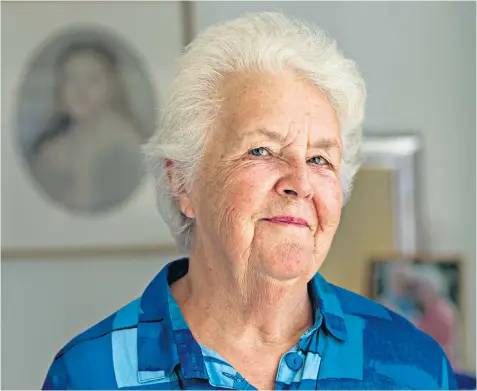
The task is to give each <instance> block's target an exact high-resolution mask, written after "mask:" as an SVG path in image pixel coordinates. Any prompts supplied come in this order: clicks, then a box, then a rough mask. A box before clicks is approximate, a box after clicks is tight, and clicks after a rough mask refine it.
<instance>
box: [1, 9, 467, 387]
mask: <svg viewBox="0 0 477 391" xmlns="http://www.w3.org/2000/svg"><path fill="white" fill-rule="evenodd" d="M475 7H476V5H475V3H474V2H299V1H289V2H273V1H271V2H206V1H201V2H185V3H181V2H166V1H164V2H20V1H15V2H4V3H2V24H1V28H2V146H1V148H2V150H1V152H2V342H3V343H2V374H3V376H2V388H6V389H35V388H36V389H38V388H39V387H40V386H41V384H42V381H43V379H44V376H45V373H46V370H47V368H48V367H49V365H50V364H51V361H52V359H53V356H54V355H55V354H56V353H57V351H58V350H59V349H60V348H61V347H62V346H63V345H64V344H65V343H66V342H67V340H69V339H70V338H72V337H73V336H75V335H77V334H78V333H79V332H81V331H82V330H85V329H86V328H88V327H89V326H91V325H92V324H94V323H96V322H97V321H99V320H101V319H103V318H104V317H105V316H107V315H108V314H109V313H112V312H113V311H115V310H117V309H118V308H120V307H121V306H123V305H124V304H126V303H128V302H129V301H131V300H132V299H133V298H135V297H137V295H139V294H140V293H141V292H142V290H143V289H144V288H145V286H146V285H147V284H148V283H149V281H150V280H151V279H152V277H153V276H154V275H155V274H156V273H157V272H158V271H159V270H160V268H161V267H162V266H163V265H164V263H165V262H168V261H170V260H171V259H173V258H176V257H179V256H181V255H182V254H179V253H177V251H175V250H174V246H173V244H172V239H171V236H170V234H169V232H168V230H167V228H166V226H165V225H164V223H163V222H162V221H161V220H160V217H159V215H158V213H155V199H154V192H153V188H152V181H151V178H149V177H144V178H142V179H139V178H140V175H138V174H137V171H136V169H134V168H132V167H137V166H135V164H136V163H134V162H135V159H136V158H135V157H134V156H135V155H134V153H132V152H131V151H134V150H137V147H136V146H135V143H136V142H137V141H135V137H137V136H134V135H139V136H138V139H139V140H141V139H142V138H143V137H144V135H143V131H144V132H145V134H148V133H149V132H150V127H151V121H152V122H154V121H157V118H158V117H159V116H160V113H161V112H160V102H161V101H163V98H164V96H165V94H166V89H167V86H168V84H169V83H170V82H171V80H172V77H173V74H174V71H175V69H176V68H175V67H176V60H177V58H178V57H179V55H180V53H181V51H182V50H183V47H184V44H185V43H187V42H189V41H190V39H191V38H192V37H193V36H194V35H195V33H196V32H198V31H201V30H203V29H204V28H206V27H207V26H209V25H211V24H213V23H216V22H219V21H222V20H226V19H230V18H234V17H237V16H239V15H241V14H243V13H245V12H251V11H263V10H270V11H275V10H278V11H283V12H285V13H287V14H290V15H295V16H297V17H300V18H303V19H305V20H309V21H310V22H314V23H317V24H319V25H320V26H321V27H322V28H324V29H325V30H328V32H329V33H330V35H331V36H332V37H333V38H335V39H336V40H337V41H338V43H339V46H340V47H341V48H342V49H343V51H344V52H345V53H346V55H348V56H350V57H351V58H353V59H354V60H355V61H356V62H357V63H358V65H359V67H360V69H361V71H362V73H363V76H364V79H365V80H366V83H367V88H368V103H367V113H366V119H365V129H366V134H367V136H368V143H367V148H368V150H367V152H368V154H367V156H368V160H367V162H366V164H365V165H364V166H363V169H362V170H361V171H360V172H359V173H358V175H357V178H356V185H355V189H354V194H352V196H351V199H350V202H349V204H348V205H347V206H346V207H345V208H344V210H343V216H342V224H341V226H340V228H339V231H338V233H337V236H336V237H335V241H334V244H333V247H332V250H331V252H330V254H329V257H328V258H327V261H326V262H325V264H324V266H323V269H322V272H323V274H325V276H326V277H327V278H329V279H330V280H331V281H332V282H334V283H337V284H340V285H343V286H344V287H346V288H348V289H351V290H354V291H356V292H358V293H362V294H370V292H369V281H370V278H371V277H370V274H369V261H370V260H371V259H373V258H376V257H380V256H382V255H383V254H397V253H406V254H415V253H426V254H444V253H447V254H459V256H460V261H459V262H460V265H461V266H462V270H465V272H462V270H461V272H460V273H461V274H460V277H459V278H458V280H457V281H458V282H457V284H458V285H459V295H460V296H459V297H460V299H459V303H460V304H459V306H460V307H459V306H457V308H458V310H459V311H460V314H459V315H457V318H456V319H462V329H461V328H460V327H457V328H456V329H455V330H459V331H456V333H457V334H459V335H458V336H457V339H458V340H459V341H460V343H459V344H458V346H461V347H462V349H457V350H456V352H455V353H456V356H457V357H458V360H459V362H458V365H459V368H460V369H459V370H462V371H466V372H467V373H468V375H470V377H465V376H464V375H462V376H461V377H460V378H461V379H462V383H461V384H462V387H463V388H465V387H468V386H469V384H471V382H472V378H473V379H474V386H475V364H476V361H475V352H476V350H475V345H476V336H475V330H476V328H475V327H476V325H475V318H476V294H475V285H476V283H475V282H476V281H475V275H476V266H475V265H476V262H475V261H476V246H475V244H476V242H475V238H476V220H475V216H476V209H475V204H476V193H475V191H476V184H475V178H476V172H475V156H476V151H475V145H476V139H475V137H476V96H475V95H476V94H475V93H476V89H475V86H476V78H475V76H476V74H475V69H476V66H475V65H476V42H475V40H476V29H475V21H476V9H475ZM19 26H21V28H19ZM86 26H89V27H88V28H89V29H90V30H91V29H92V28H93V26H94V27H95V28H94V30H95V31H99V30H101V31H102V32H103V33H102V37H103V38H105V39H106V41H101V42H100V43H101V45H102V46H101V47H105V48H106V50H102V51H101V50H99V51H101V54H99V51H95V50H92V49H89V50H87V51H85V50H83V51H82V52H81V56H79V53H78V52H77V51H76V52H75V53H76V55H75V61H74V64H73V62H72V61H69V62H68V61H59V62H57V63H58V64H59V65H62V66H63V68H62V69H63V71H66V68H68V69H69V70H68V71H66V73H68V74H69V75H70V76H71V79H69V78H68V80H69V81H68V83H64V82H65V81H66V80H64V79H63V80H62V79H61V78H60V79H59V81H63V82H62V83H59V84H58V86H63V88H60V89H59V90H62V91H63V92H62V94H61V96H63V99H60V100H59V101H58V103H59V106H58V108H59V109H62V110H64V109H65V108H69V111H67V112H68V113H69V115H68V116H67V118H65V117H64V116H62V117H55V113H58V111H57V110H53V108H54V107H55V106H54V103H55V100H54V96H55V95H54V94H53V93H51V92H50V93H45V94H42V93H41V91H45V90H44V88H45V85H47V86H50V88H51V90H53V89H54V86H55V83H54V81H55V77H59V76H61V73H59V72H58V71H57V70H56V69H57V68H54V66H53V65H54V63H55V62H54V59H60V57H59V55H53V53H60V50H59V49H60V46H61V45H59V46H58V43H57V42H61V37H63V42H67V43H68V42H69V43H68V45H70V47H71V48H73V44H75V45H76V43H77V42H76V41H75V42H72V41H71V39H72V37H74V36H76V37H83V38H84V37H85V33H84V30H82V31H83V33H77V34H76V35H75V34H73V32H74V31H75V32H77V31H78V30H76V29H78V28H79V27H81V28H86ZM91 31H92V30H91ZM106 31H107V33H106ZM54 37H60V38H57V39H60V41H56V40H55V38H54ZM96 37H97V36H96ZM107 37H110V38H111V37H113V38H111V39H109V40H108V39H107ZM68 39H70V41H68ZM95 42H98V40H96V41H95ZM55 45H57V46H56V48H57V49H58V52H55V50H57V49H51V48H55ZM68 45H66V46H68ZM48 48H50V49H48ZM48 50H53V51H52V52H48ZM110 52H112V53H113V55H112V56H110V55H109V53H110ZM42 53H43V57H42ZM45 53H51V56H50V55H45ZM106 53H108V54H106ZM70 54H71V53H70ZM42 58H43V61H46V62H47V64H48V61H49V64H51V65H50V67H48V66H47V67H46V68H45V67H42V66H36V67H35V59H36V61H40V62H41V61H42V60H41V59H42ZM61 58H62V59H63V60H64V59H65V57H61ZM72 58H73V57H70V60H72ZM114 58H116V59H118V61H117V64H118V66H119V64H122V65H121V69H122V71H121V72H120V74H121V77H117V75H118V73H117V69H116V66H115V65H114V64H116V62H115V60H114ZM80 63H81V64H80ZM43 64H45V63H43ZM67 64H68V65H67ZM78 64H80V65H81V66H80V69H79V72H78V73H77V72H69V71H74V70H78V68H77V65H78ZM86 64H88V65H86ZM128 64H129V65H128ZM60 68H61V67H60ZM73 68H74V69H73ZM118 69H119V68H118ZM52 70H54V71H52ZM86 71H87V72H86ZM141 75H143V76H141ZM84 78H86V79H84ZM96 78H97V79H96ZM80 79H81V82H80ZM93 79H94V80H95V81H94V82H93ZM132 80H136V82H133V81H132ZM140 80H143V81H142V82H141V81H140ZM141 83H142V84H141ZM121 86H123V87H122V88H121ZM138 86H142V87H140V88H139V87H138ZM121 89H123V92H121ZM149 89H150V90H151V91H152V92H148V91H149ZM51 90H50V91H51ZM113 91H114V92H113ZM118 91H119V92H118ZM112 93H114V94H115V95H114V96H115V97H116V98H117V99H116V100H114V99H113V100H111V99H109V98H111V94H112ZM66 96H68V97H69V98H68V99H67V100H65V99H64V98H65V97H66ZM105 98H107V99H105ZM25 102H27V103H25ZM28 102H29V103H28ZM67 102H69V103H67ZM93 102H95V103H93ZM100 107H101V108H102V109H101V110H99V108H100ZM103 109H104V110H103ZM152 111H154V113H152ZM61 112H62V113H63V111H61ZM93 112H99V113H106V112H109V113H115V114H114V116H113V117H114V118H115V119H114V121H112V120H111V119H110V121H111V122H109V123H110V124H111V123H115V124H117V126H116V125H114V126H111V125H108V126H106V128H107V129H106V132H105V134H110V133H109V132H112V133H113V134H114V135H115V136H114V137H116V136H117V135H118V134H119V133H120V134H123V135H124V139H126V140H127V141H126V142H125V143H120V145H126V146H127V147H126V149H127V151H129V152H127V153H130V152H131V156H132V158H131V159H132V161H133V164H132V166H128V167H129V168H131V169H132V170H133V171H134V172H132V173H129V174H128V173H125V174H124V175H125V176H126V177H127V178H129V179H128V180H126V182H125V184H124V186H125V189H124V191H123V193H122V194H123V195H124V196H123V197H120V198H121V199H120V200H119V199H117V200H111V198H108V197H105V198H102V196H101V194H102V190H93V189H92V188H89V190H88V191H85V193H84V194H86V196H82V198H81V199H82V200H83V201H82V202H78V201H76V200H75V199H73V198H71V196H64V195H63V196H62V197H59V196H58V194H59V193H62V192H60V191H59V190H50V191H49V192H48V190H47V189H53V188H55V189H56V188H57V187H58V188H60V189H62V188H63V189H64V187H62V186H59V185H58V178H56V179H55V181H54V183H53V184H46V182H47V181H48V180H51V177H50V176H49V175H46V178H45V176H44V175H43V176H42V175H40V174H34V173H33V175H32V167H33V166H32V165H31V164H32V163H31V162H32V161H31V160H29V159H26V157H27V156H29V155H28V153H27V152H26V151H27V150H28V148H26V149H25V148H24V146H26V145H29V146H30V145H34V144H31V143H34V141H33V140H43V138H42V137H40V138H39V136H40V133H35V132H34V131H33V130H36V131H37V132H40V131H45V130H48V132H47V134H50V133H54V134H57V133H60V134H65V133H66V134H68V132H69V131H71V130H72V128H71V126H72V124H71V122H70V121H71V118H72V117H73V115H72V114H74V113H76V114H74V116H75V118H78V115H77V114H78V113H80V114H81V113H83V114H85V113H86V114H87V113H90V114H91V113H93ZM39 113H40V114H39ZM86 114H85V116H83V115H81V117H82V118H88V117H89V116H90V114H87V115H86ZM19 118H20V120H19ZM49 118H51V119H53V120H52V121H51V120H49ZM91 118H92V117H91ZM151 118H154V119H153V120H151ZM21 121H23V122H21ZM20 122H21V123H22V124H33V125H34V126H33V127H32V126H25V127H23V125H19V124H20ZM106 122H107V121H106ZM113 127H114V128H116V129H115V130H119V131H118V132H113V129H112V128H113ZM87 128H88V127H83V129H87ZM117 128H119V129H117ZM21 129H24V130H21ZM68 129H69V130H68ZM136 129H139V131H137V130H136ZM25 134H29V135H30V136H32V138H31V139H29V140H28V142H27V141H25V140H26V139H24V138H23V137H24V135H25ZM69 134H73V132H71V133H69ZM80 134H81V136H80V138H83V137H85V135H84V134H83V133H82V132H80ZM94 134H95V137H96V136H97V135H98V133H94ZM131 135H132V136H131ZM33 136H34V137H33ZM68 137H69V136H68ZM121 138H122V136H121ZM48 139H49V140H52V138H48V137H46V138H45V140H48ZM373 140H374V142H373ZM399 140H408V141H405V143H406V142H410V141H409V140H414V141H412V142H410V143H411V144H412V145H414V146H415V147H416V148H409V149H408V153H404V154H401V155H399V153H393V151H394V152H396V150H395V149H393V147H392V145H399V143H400V141H399ZM416 140H417V141H416ZM42 143H43V146H44V145H45V142H44V141H42V142H40V144H42ZM72 144H73V143H70V142H69V141H67V139H66V138H63V139H61V138H60V139H58V138H56V139H55V143H53V144H50V145H51V147H53V146H54V147H55V148H54V149H55V151H54V155H55V156H56V158H58V159H59V158H60V157H61V155H60V153H62V154H64V155H65V156H64V157H65V159H64V161H65V162H64V164H65V165H66V166H67V165H72V171H70V175H71V172H74V173H75V174H74V175H73V177H74V176H75V175H79V174H80V173H79V172H78V169H79V167H78V166H77V164H79V163H74V164H73V162H81V161H83V162H84V161H85V160H89V159H85V157H84V156H82V154H81V153H78V152H79V151H81V149H78V151H74V152H77V153H78V155H77V159H78V160H74V159H73V155H71V154H70V152H69V151H70V150H71V149H68V148H71V147H70V146H68V145H72ZM74 145H76V144H74ZM88 145H89V146H90V147H91V151H92V152H91V153H93V155H95V154H96V153H97V152H98V151H99V150H101V148H100V146H101V143H98V142H97V141H91V142H89V144H88ZM401 145H402V144H401ZM135 148H136V149H135ZM40 149H41V148H40ZM398 149H399V148H398ZM84 150H85V149H83V151H84ZM65 151H68V152H65ZM365 152H366V150H365ZM45 154H46V152H45ZM46 155H47V156H48V154H46ZM98 156H101V157H102V156H103V153H102V152H98ZM371 156H378V158H377V160H373V159H371ZM387 157H388V158H387ZM56 158H55V159H56ZM113 160H114V159H113ZM108 161H111V160H108ZM59 165H60V166H63V163H61V164H58V162H54V164H53V166H54V167H56V169H57V168H58V166H59ZM99 166H101V164H100V165H99ZM99 166H98V165H96V166H94V167H96V168H97V167H99ZM103 167H105V168H104V169H103V170H97V171H96V169H95V168H91V167H88V168H85V169H84V171H82V172H87V173H88V175H90V178H91V174H92V173H94V174H95V175H96V174H97V175H98V177H99V178H100V179H99V180H95V181H94V182H95V183H96V185H95V186H96V187H95V188H96V189H101V185H102V183H101V181H102V180H103V179H104V180H105V181H106V180H111V181H112V183H117V182H116V179H115V178H114V177H115V175H118V176H119V177H121V174H122V172H120V170H118V171H116V172H113V173H112V174H111V171H110V170H109V169H107V167H109V165H108V164H107V163H105V165H104V166H103ZM40 171H41V170H40ZM113 171H114V170H113ZM46 172H47V173H48V172H50V171H48V170H47V171H46ZM108 175H112V177H111V178H106V177H108ZM41 178H44V179H41ZM138 181H140V184H138ZM85 183H87V181H86V182H83V185H82V186H83V187H82V188H83V189H86V188H88V187H90V184H87V186H86V185H85ZM131 189H135V190H131ZM88 194H89V195H88ZM91 194H93V195H94V196H93V197H92V198H90V199H89V200H88V201H87V202H85V201H84V200H86V199H88V197H90V195H91ZM98 194H99V196H98ZM96 197H98V198H99V201H98V200H97V199H98V198H96ZM105 200H106V201H105ZM113 205H115V206H114V207H113ZM97 212H101V213H97ZM382 259H383V258H382ZM450 261H452V259H450ZM427 270H428V271H426V272H425V273H421V274H420V275H419V276H417V277H416V278H417V279H416V280H415V281H418V282H419V283H422V284H423V285H421V289H420V290H417V288H416V286H415V285H412V284H411V286H406V284H404V287H403V288H404V290H405V291H408V289H411V288H412V289H413V291H412V292H413V295H414V298H415V299H416V301H417V295H418V293H417V292H419V297H420V299H419V301H420V302H419V303H416V302H414V301H413V300H412V299H411V300H409V297H407V298H406V300H404V301H398V302H396V298H395V297H393V294H392V292H391V294H390V292H387V293H386V296H385V297H383V299H386V300H387V301H388V302H394V304H393V305H394V306H395V307H396V306H397V307H399V308H400V311H401V312H404V313H406V314H408V315H409V316H410V317H411V318H412V319H413V321H414V322H416V324H417V322H420V327H423V328H425V327H428V325H429V324H431V325H432V324H433V323H434V321H433V320H432V319H433V318H432V316H427V318H426V317H425V315H424V316H423V314H424V312H425V310H424V307H425V305H427V304H424V302H426V303H427V302H428V299H429V297H431V296H432V295H431V294H432V292H434V291H432V289H429V288H433V287H435V285H432V284H431V285H429V284H428V285H425V284H426V282H425V280H426V279H425V278H424V277H426V276H427V275H429V273H433V272H429V269H427ZM434 271H435V270H434ZM404 275H406V273H404ZM422 278H424V280H422ZM401 282H402V281H401ZM401 282H399V281H398V282H396V281H395V282H391V285H393V284H394V285H395V286H397V285H401ZM422 287H424V288H422ZM398 289H401V288H398ZM394 293H395V292H394ZM383 294H384V293H383ZM441 304H442V302H441V303H440V304H438V305H437V306H438V307H446V306H447V305H448V304H449V302H448V300H446V304H445V306H443V305H441ZM451 304H452V305H451V307H454V304H453V303H452V300H451ZM446 308H447V307H446ZM454 309H455V308H453V310H452V313H453V312H454ZM446 311H447V310H446V309H444V310H443V311H440V312H443V313H444V315H446V314H445V312H446ZM427 315H429V313H428V314H427ZM434 319H435V318H434ZM461 330H462V331H461ZM428 332H429V333H431V334H432V333H437V334H439V333H440V332H439V330H432V329H428ZM437 334H435V337H436V338H437V339H439V338H440V336H438V335H437ZM464 348H465V349H464ZM450 355H451V356H452V355H453V353H452V351H451V353H450ZM466 382H467V383H466Z"/></svg>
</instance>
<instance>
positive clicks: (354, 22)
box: [195, 1, 476, 368]
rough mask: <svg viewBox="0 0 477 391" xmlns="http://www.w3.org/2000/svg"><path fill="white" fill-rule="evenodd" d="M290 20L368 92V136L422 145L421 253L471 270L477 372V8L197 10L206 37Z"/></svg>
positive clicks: (203, 6) (200, 5) (469, 314)
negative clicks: (247, 22)
mask: <svg viewBox="0 0 477 391" xmlns="http://www.w3.org/2000/svg"><path fill="white" fill-rule="evenodd" d="M261 10H268V11H273V10H282V11H284V12H285V13H289V14H291V15H294V16H297V17H300V18H303V19H305V20H308V21H311V22H314V23H317V24H318V25H320V26H321V27H322V28H324V29H326V30H328V31H329V33H330V35H331V36H332V37H334V38H335V39H336V40H337V41H338V43H339V45H340V46H341V47H342V49H343V50H344V52H345V54H347V55H349V56H351V57H352V58H354V59H355V60H356V61H357V63H358V65H359V66H360V69H361V71H362V73H363V75H364V78H365V80H366V82H367V87H368V93H369V98H368V104H367V111H366V121H365V127H366V129H367V130H368V131H372V132H382V133H400V132H415V133H417V134H419V135H420V136H421V137H422V141H423V148H424V150H423V153H422V158H421V162H420V164H421V167H420V169H419V171H420V172H419V179H418V182H419V183H418V187H419V208H420V210H419V216H418V217H419V223H420V236H419V238H418V239H419V249H420V250H421V251H434V252H446V253H448V252H451V253H458V254H461V255H462V256H463V258H464V261H465V263H466V264H465V266H466V273H465V281H464V283H465V292H466V299H467V302H466V308H465V316H466V319H467V338H466V340H467V341H468V345H469V346H470V349H469V352H468V361H469V364H470V367H471V368H475V343H476V339H475V327H476V324H475V314H476V301H475V297H476V296H475V275H476V266H475V264H476V242H475V240H476V239H475V238H476V220H475V216H476V209H475V203H476V193H475V190H476V183H475V178H476V171H475V167H476V161H475V157H476V150H475V147H476V137H475V136H476V122H475V120H476V100H475V93H476V90H475V86H476V78H475V69H476V63H475V58H476V51H475V47H476V46H475V44H476V42H475V37H476V30H475V20H476V8H475V2H407V1H406V2H374V1H373V2H341V1H329V2H321V1H317V2H311V1H310V2H297V1H294V2H273V1H267V2H258V1H257V2H248V1H247V2H245V1H244V2H228V1H227V2H205V1H204V2H197V3H196V4H195V14H196V15H195V21H196V29H197V30H198V31H200V30H202V29H204V28H205V27H207V26H209V25H211V24H213V23H215V22H218V21H222V20H226V19H229V18H233V17H237V16H239V15H241V14H243V13H245V12H254V11H261Z"/></svg>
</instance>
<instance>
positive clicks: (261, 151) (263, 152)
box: [249, 147, 270, 156]
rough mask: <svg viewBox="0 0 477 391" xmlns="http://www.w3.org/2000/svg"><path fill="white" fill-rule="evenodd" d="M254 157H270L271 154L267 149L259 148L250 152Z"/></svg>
mask: <svg viewBox="0 0 477 391" xmlns="http://www.w3.org/2000/svg"><path fill="white" fill-rule="evenodd" d="M249 153H250V154H251V155H253V156H268V155H270V152H268V150H267V149H266V148H263V147H259V148H254V149H252V150H250V152H249Z"/></svg>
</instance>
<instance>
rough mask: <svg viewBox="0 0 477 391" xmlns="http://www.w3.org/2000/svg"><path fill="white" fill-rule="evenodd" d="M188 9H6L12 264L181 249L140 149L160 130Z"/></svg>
mask: <svg viewBox="0 0 477 391" xmlns="http://www.w3.org/2000/svg"><path fill="white" fill-rule="evenodd" d="M189 8H190V7H189V6H188V5H185V3H183V2H143V3H134V2H46V3H45V2H27V3H21V2H10V3H5V4H4V7H3V9H2V11H3V14H4V15H3V16H4V18H2V20H4V23H3V25H2V32H3V33H4V34H3V36H4V42H3V43H4V45H3V46H2V55H3V56H2V58H3V59H4V61H3V68H2V120H3V121H2V147H1V148H2V254H3V255H4V256H8V255H9V254H14V253H15V252H18V251H25V250H28V251H30V250H35V251H36V250H38V251H43V250H48V251H54V250H57V249H61V250H65V249H78V248H98V247H105V248H106V247H111V248H113V247H115V246H118V245H119V246H157V245H162V246H169V245H171V246H172V245H173V241H172V237H171V236H170V234H169V231H168V228H167V227H166V226H165V224H164V223H163V222H162V220H161V218H160V216H159V213H158V212H156V201H155V194H154V191H153V179H152V178H151V177H149V176H148V175H147V174H146V170H145V166H144V162H143V157H142V153H141V145H142V144H143V143H144V142H145V141H146V140H147V139H148V138H149V136H150V135H151V134H152V133H153V132H154V130H155V127H156V124H157V121H158V119H159V116H160V115H161V110H162V106H161V102H162V101H163V100H164V97H165V91H166V88H167V87H168V85H169V84H170V82H171V80H172V77H173V74H174V72H175V65H176V61H177V59H178V57H179V56H180V54H181V52H182V50H183V47H184V44H185V43H186V42H187V41H188V40H189V39H190V37H189V36H188V35H189V34H190V20H189V19H190V18H189V13H190V9H189ZM51 15H54V17H51ZM138 20H139V21H140V23H138V22H137V21H138ZM18 26H24V27H25V28H22V29H21V30H18ZM26 27H28V28H26Z"/></svg>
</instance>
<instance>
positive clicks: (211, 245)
mask: <svg viewBox="0 0 477 391" xmlns="http://www.w3.org/2000/svg"><path fill="white" fill-rule="evenodd" d="M220 93H221V96H222V98H223V107H222V112H221V115H220V118H219V120H218V121H217V126H216V128H215V129H214V130H213V132H212V133H211V134H210V137H208V140H207V143H206V147H205V154H204V156H203V159H202V161H201V164H200V167H199V169H198V173H197V180H196V181H195V183H194V186H193V188H192V189H191V190H190V191H189V192H188V193H183V194H181V195H179V196H178V197H177V202H178V205H179V206H180V208H181V210H182V211H183V213H185V214H186V215H187V216H189V217H191V218H194V219H195V221H194V237H193V242H192V249H191V253H190V268H189V273H188V274H187V275H186V276H185V277H184V278H182V279H181V280H179V281H178V282H177V283H175V284H174V285H173V286H172V288H171V289H172V292H173V294H174V296H175V297H176V299H177V301H178V303H179V305H180V307H181V309H182V311H183V313H184V316H185V318H186V321H187V322H188V324H189V326H190V327H191V330H192V332H193V333H194V335H195V336H196V338H197V339H198V340H199V341H200V342H201V343H203V344H205V345H207V346H208V347H210V348H212V349H214V350H215V351H217V352H218V353H219V354H221V355H222V356H223V357H225V358H226V359H227V360H229V362H231V364H232V365H234V367H235V368H236V369H237V370H239V371H240V372H241V373H242V375H244V376H245V377H246V378H247V379H248V380H249V381H250V382H252V384H254V385H255V386H256V387H262V388H263V387H265V388H267V387H268V388H273V386H274V376H275V374H276V369H277V368H276V367H277V364H278V360H279V358H280V355H281V354H283V353H284V352H286V350H287V349H289V348H290V347H291V346H293V345H294V344H295V343H296V342H297V341H298V339H299V338H300V336H301V334H302V333H303V332H304V331H305V330H306V329H307V328H308V327H310V326H311V324H312V313H311V308H310V304H309V299H308V294H307V287H306V284H307V282H308V281H309V280H310V279H311V278H312V277H313V275H314V274H315V273H316V272H317V271H318V269H319V268H320V266H321V265H322V263H323V261H324V259H325V257H326V255H327V253H328V250H329V248H330V246H331V243H332V240H333V236H334V234H335V232H336V229H337V228H338V224H339V220H340V215H341V206H342V193H341V186H340V180H339V174H340V160H341V151H342V141H341V137H340V131H339V123H338V119H337V116H336V114H335V112H334V110H333V108H332V106H331V105H330V103H329V101H328V100H327V98H326V96H325V95H324V94H323V93H322V92H321V91H320V90H319V89H317V88H316V87H314V86H312V85H311V84H309V83H308V82H306V81H304V80H303V79H301V78H299V77H298V76H297V75H296V74H295V73H292V72H288V71H287V72H283V73H280V74H256V73H249V74H243V73H242V74H236V75H233V76H229V77H228V78H227V80H226V82H225V84H224V86H223V88H222V90H221V91H220ZM270 132H274V133H275V135H274V136H273V135H270ZM170 167H171V168H172V169H171V173H172V174H171V175H172V177H173V172H174V170H173V164H171V165H170ZM273 216H293V217H298V218H302V219H305V220H306V221H307V224H306V225H296V224H277V223H274V222H270V221H267V220H265V219H267V218H270V217H273ZM250 351H253V356H251V355H250V354H249V352H250ZM258 357H262V359H263V357H268V359H267V361H266V362H262V361H257V360H258Z"/></svg>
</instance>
